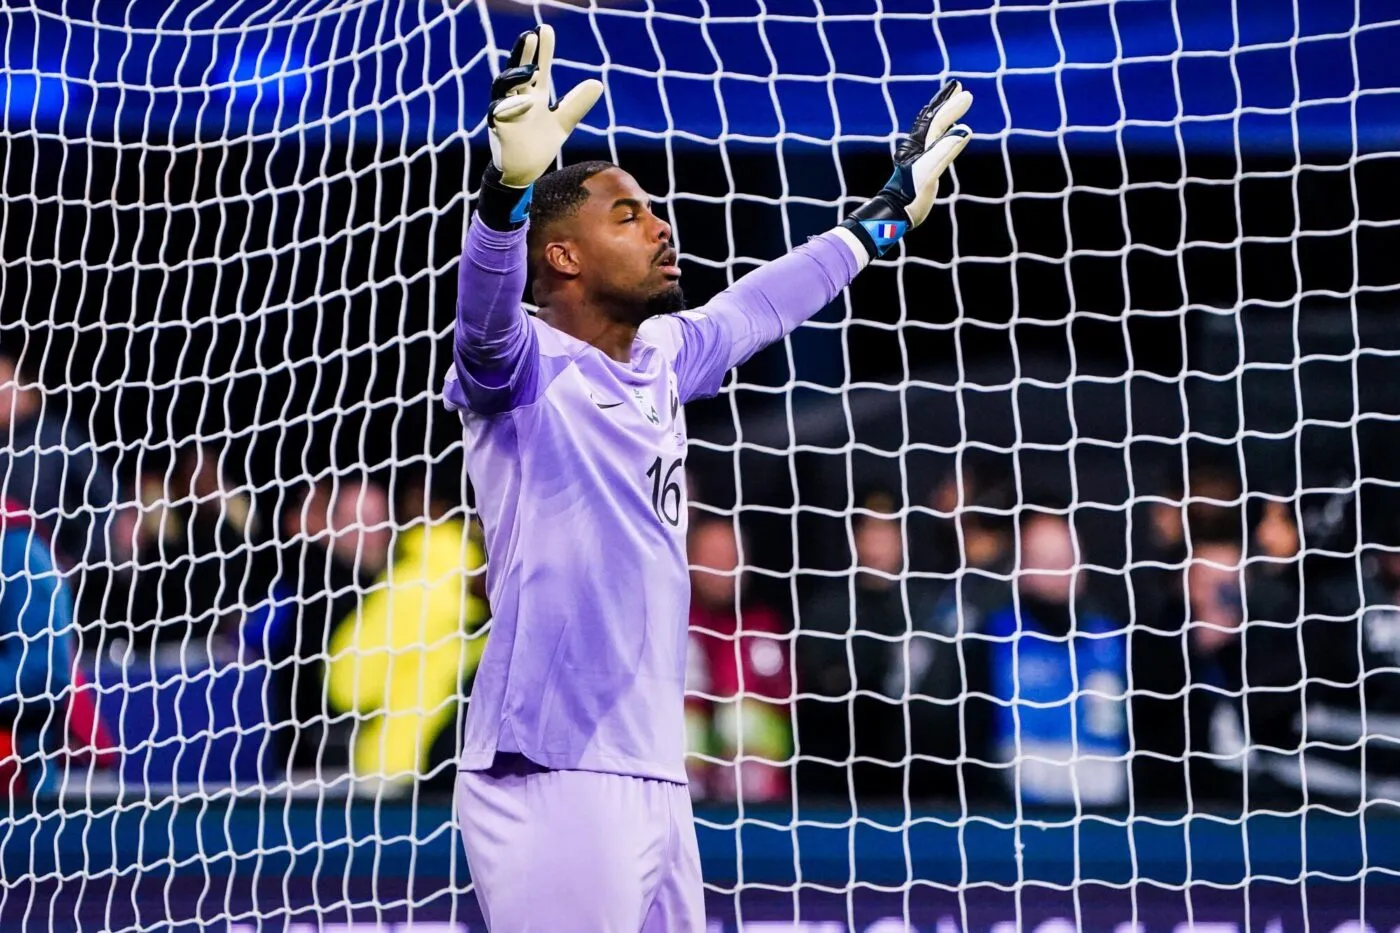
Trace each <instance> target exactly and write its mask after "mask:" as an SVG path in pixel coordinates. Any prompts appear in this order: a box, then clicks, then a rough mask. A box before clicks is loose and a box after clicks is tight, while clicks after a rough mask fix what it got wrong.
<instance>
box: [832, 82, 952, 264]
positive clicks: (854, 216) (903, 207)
mask: <svg viewBox="0 0 1400 933" xmlns="http://www.w3.org/2000/svg"><path fill="white" fill-rule="evenodd" d="M971 106H972V95H971V94H970V93H969V92H967V91H965V90H963V88H962V85H961V84H959V83H958V82H956V81H949V82H948V83H947V84H945V85H944V86H943V88H942V90H940V91H939V92H938V94H937V96H935V97H934V98H933V100H931V101H929V102H928V105H927V106H926V107H924V109H923V110H920V111H919V115H918V116H917V117H915V118H914V125H913V127H912V128H911V129H910V130H909V135H908V136H907V137H906V138H904V139H902V140H900V143H899V146H898V148H897V149H896V150H895V156H894V174H893V175H891V176H890V180H889V181H887V182H885V187H884V188H882V189H880V193H879V194H877V195H875V197H873V198H871V199H870V200H869V201H866V202H865V203H864V204H862V205H861V206H860V207H858V208H856V209H855V210H854V211H852V212H851V216H850V217H848V218H847V219H846V221H845V222H844V223H842V224H841V226H843V227H845V228H846V229H847V230H850V231H851V232H852V233H853V234H855V237H856V239H858V240H860V242H861V243H862V244H864V245H865V248H866V249H867V250H868V251H869V252H870V258H872V259H874V258H875V257H876V256H879V255H882V254H883V253H884V252H885V251H886V250H888V249H889V248H890V247H891V246H893V245H894V244H895V243H896V242H898V241H899V238H900V237H902V236H904V234H905V233H906V232H908V231H910V230H912V229H914V228H915V227H917V226H918V225H919V224H921V223H923V222H924V220H925V219H926V218H927V217H928V215H929V211H930V210H932V209H933V199H934V196H935V195H937V194H938V179H939V178H940V177H941V176H942V175H943V173H944V172H945V171H946V170H947V168H948V166H949V165H951V164H952V163H953V159H955V158H956V157H957V155H958V153H959V152H962V151H963V147H964V146H966V145H967V141H968V139H969V137H971V136H972V130H970V129H968V128H967V127H966V126H963V125H962V124H961V123H958V120H959V119H960V118H961V117H962V115H963V114H965V113H967V108H969V107H971Z"/></svg>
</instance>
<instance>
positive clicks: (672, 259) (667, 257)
mask: <svg viewBox="0 0 1400 933" xmlns="http://www.w3.org/2000/svg"><path fill="white" fill-rule="evenodd" d="M679 258H680V257H679V255H678V254H677V253H676V251H675V250H674V249H667V250H665V251H663V252H662V253H661V255H660V256H659V257H658V258H657V260H656V265H657V267H658V268H660V270H661V274H662V275H664V276H666V277H667V278H675V279H678V278H680V277H681V267H680V266H678V265H676V263H677V261H678V260H679Z"/></svg>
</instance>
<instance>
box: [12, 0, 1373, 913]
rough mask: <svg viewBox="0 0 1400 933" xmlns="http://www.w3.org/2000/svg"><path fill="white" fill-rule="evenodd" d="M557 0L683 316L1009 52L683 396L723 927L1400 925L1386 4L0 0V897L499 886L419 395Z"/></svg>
mask: <svg viewBox="0 0 1400 933" xmlns="http://www.w3.org/2000/svg"><path fill="white" fill-rule="evenodd" d="M542 21H545V22H549V23H551V24H552V25H553V26H554V28H555V30H556V32H557V34H558V42H559V61H558V62H557V64H556V67H555V82H556V84H557V86H558V88H559V89H560V90H564V89H566V88H568V87H570V86H572V85H573V84H574V83H576V82H577V81H579V80H581V79H582V78H584V77H588V76H596V77H600V78H601V79H602V80H603V81H604V82H605V84H606V85H607V92H606V94H605V96H604V98H603V100H602V102H601V103H600V105H599V106H598V107H596V108H595V110H594V111H593V112H592V113H591V114H590V116H589V117H588V118H587V120H586V121H585V123H584V124H583V126H581V127H580V129H579V131H578V132H577V133H576V134H575V136H574V138H573V139H572V140H571V142H570V143H569V145H568V147H566V150H565V154H564V160H565V161H566V162H568V161H576V160H578V159H583V158H597V157H603V158H609V159H612V160H614V161H616V162H618V163H619V164H620V165H621V166H622V167H623V168H625V169H627V170H628V171H630V172H632V173H633V174H634V175H635V176H636V177H637V178H638V180H639V181H640V182H641V184H642V185H643V186H644V187H645V188H646V189H647V190H648V191H649V192H651V193H652V194H653V195H654V197H655V198H656V199H657V204H658V205H659V206H660V207H661V208H662V209H664V211H665V212H666V213H667V214H668V215H669V219H670V220H671V222H672V224H673V226H674V229H675V236H676V239H677V246H678V247H679V249H680V251H681V264H682V266H683V268H684V272H685V278H684V282H685V286H686V290H687V293H688V295H689V296H690V300H691V302H692V303H693V304H694V303H699V302H702V301H705V300H708V299H709V297H711V296H712V295H714V294H716V293H717V292H719V291H720V290H722V289H723V288H724V287H725V286H726V285H727V284H729V283H731V282H733V281H734V280H735V279H737V278H738V277H740V276H742V275H744V274H745V273H747V272H748V271H750V270H752V269H753V268H755V267H756V266H757V265H759V264H761V263H762V262H764V261H767V260H769V259H772V258H774V257H776V256H779V255H781V254H782V253H784V252H786V251H787V250H789V249H791V248H793V247H794V246H796V245H798V244H800V243H802V242H804V241H805V240H806V239H807V238H808V237H810V236H813V235H815V234H818V233H820V232H822V231H824V230H826V229H829V228H830V227H831V226H832V225H834V224H835V223H836V222H837V221H838V220H839V219H840V218H841V217H842V216H843V212H844V211H847V210H850V209H851V208H853V207H854V206H856V205H857V204H859V203H860V202H861V201H863V200H864V199H865V198H867V197H869V196H870V195H872V194H874V193H875V192H876V191H877V190H878V189H879V187H880V186H881V185H882V184H883V183H884V181H885V178H886V177H887V175H888V172H889V168H890V164H889V159H890V154H891V151H892V146H893V143H894V140H895V139H896V137H897V136H898V134H899V133H900V132H901V131H902V130H903V129H904V127H905V126H906V124H907V122H908V121H909V120H910V119H911V118H912V117H913V115H914V114H915V113H916V112H917V111H918V109H919V107H920V106H921V105H922V104H923V103H925V102H926V101H927V100H928V99H929V97H931V96H932V94H933V93H934V92H935V91H936V90H937V88H938V87H939V85H940V84H941V83H942V82H943V81H945V80H948V79H951V78H956V79H958V80H960V81H962V82H963V84H964V85H965V86H966V87H967V88H968V89H969V90H971V91H972V92H973V94H974V95H975V103H974V105H973V109H972V110H971V112H970V113H969V115H968V116H967V118H966V122H967V123H968V124H970V125H971V127H972V128H973V130H974V132H975V133H976V134H977V138H976V140H975V141H974V142H973V144H972V145H971V146H970V147H969V149H968V151H967V152H966V153H965V154H964V155H963V156H962V157H961V158H960V159H959V161H958V164H957V166H956V169H955V171H954V172H953V173H952V177H951V178H950V179H948V180H947V181H945V184H944V186H943V187H944V190H943V193H942V195H941V197H940V199H939V204H938V206H937V207H936V208H935V210H934V213H933V215H932V216H931V217H930V219H929V221H928V222H927V224H926V225H925V227H924V228H922V229H920V230H919V231H917V232H916V233H914V234H912V235H910V236H909V237H907V238H906V240H905V242H904V243H902V244H901V245H900V246H899V247H898V248H897V249H896V250H894V251H892V252H891V253H890V254H888V255H887V256H886V257H885V258H884V259H882V260H880V261H878V262H876V263H875V264H874V265H873V267H872V268H870V269H869V270H867V271H865V272H864V273H863V274H862V276H861V278H860V279H859V280H858V281H857V282H856V284H855V285H854V286H853V287H852V288H851V289H850V290H849V292H848V293H847V294H846V295H843V297H842V298H841V299H839V300H838V301H837V302H836V303H835V304H834V305H833V306H832V307H830V308H828V309H827V310H825V311H824V312H823V313H821V314H820V315H818V316H817V318H815V319H814V320H813V321H812V322H810V323H809V324H808V325H805V326H804V327H802V328H801V329H800V330H799V331H798V332H797V333H795V334H794V335H793V336H792V337H791V338H790V339H789V340H787V341H785V342H784V343H782V344H781V345H779V346H776V347H774V348H772V349H770V350H768V351H765V352H764V353H763V354H761V355H760V356H758V357H756V358H755V359H754V360H753V361H751V362H750V363H748V364H746V365H745V366H744V367H742V368H741V369H740V370H739V371H738V372H737V373H736V374H735V375H734V376H733V377H732V378H731V380H730V382H729V384H728V385H727V387H726V388H725V390H724V392H723V393H722V394H721V395H720V396H719V397H718V398H717V399H716V400H713V401H710V402H705V403H698V404H696V405H694V406H692V408H691V410H690V412H689V423H690V426H691V434H692V438H691V445H690V450H689V454H688V459H687V467H688V470H687V473H688V483H689V486H688V496H689V499H688V501H689V527H690V535H691V538H690V541H691V560H692V564H693V573H692V579H693V582H694V604H693V610H692V617H691V623H692V625H691V645H690V662H689V667H690V670H689V677H690V683H689V685H688V695H687V701H686V704H687V705H686V723H687V730H688V739H689V742H690V749H691V755H690V758H689V764H690V776H691V789H692V792H693V796H694V799H695V802H696V815H697V825H698V831H699V839H700V846H701V852H702V857H703V861H704V868H705V877H706V888H707V891H706V895H707V910H708V913H709V917H710V920H709V922H710V927H711V929H712V930H714V931H735V930H741V929H742V930H758V929H802V930H811V931H822V933H834V931H837V930H846V929H851V930H860V931H863V933H873V931H887V930H905V929H913V930H920V931H935V930H936V931H938V933H951V931H956V930H979V931H992V930H995V931H1007V930H1012V929H1022V928H1025V929H1036V930H1040V931H1045V933H1049V931H1061V930H1071V929H1086V930H1105V931H1107V930H1112V931H1133V930H1145V931H1158V930H1162V931H1166V930H1177V929H1186V928H1188V927H1189V926H1192V925H1196V926H1200V927H1201V928H1208V929H1211V930H1218V931H1222V933H1223V931H1226V930H1232V931H1233V930H1245V929H1265V930H1279V931H1282V930H1290V931H1291V930H1326V931H1329V933H1331V931H1334V930H1343V929H1345V930H1358V931H1359V930H1367V929H1376V930H1382V929H1383V930H1390V929H1400V884H1397V882H1400V879H1397V873H1400V815H1397V814H1395V813H1394V812H1392V811H1393V807H1392V806H1390V804H1391V803H1392V802H1395V801H1400V609H1397V608H1395V607H1396V605H1397V603H1400V519H1397V518H1396V514H1397V509H1396V504H1397V501H1396V497H1395V489H1396V488H1397V485H1400V470H1397V469H1396V468H1395V466H1394V461H1395V457H1394V456H1393V451H1394V450H1395V449H1396V443H1395V439H1394V438H1395V430H1396V425H1395V422H1396V419H1397V418H1400V391H1397V389H1396V388H1395V387H1396V386H1397V385H1400V325H1397V323H1396V321H1397V320H1400V318H1397V311H1400V298H1397V289H1400V261H1397V259H1396V257H1397V256H1400V196H1397V192H1400V186H1397V184H1396V182H1395V177H1396V174H1397V172H1400V155H1397V148H1400V147H1398V146H1397V140H1400V90H1397V88H1400V58H1397V55H1396V51H1395V50H1396V49H1397V48H1400V8H1396V7H1395V6H1393V5H1391V4H1386V3H1382V2H1370V0H1291V2H1287V3H1285V2H1278V3H1251V2H1246V0H1216V2H1184V0H1177V2H1168V0H1080V2H1051V0H1023V2H1019V3H1005V2H994V0H594V2H592V3H578V4H570V3H563V2H559V3H541V4H538V5H529V4H521V3H515V2H508V0H499V2H492V3H489V4H488V3H483V2H481V0H462V2H437V0H434V2H422V3H403V4H400V3H396V2H392V0H257V2H255V0H229V2H207V0H206V2H195V0H168V2H161V3H156V2H150V3H147V2H144V0H140V2H119V0H110V2H108V0H21V2H17V3H14V2H12V3H7V4H0V41H2V42H3V49H4V59H3V63H4V64H3V73H0V89H3V94H0V100H2V101H3V103H0V107H3V121H4V122H3V124H2V125H0V163H2V164H0V427H2V428H3V431H0V483H3V494H4V498H5V507H4V509H3V521H0V794H3V796H4V801H5V806H6V807H7V811H6V813H5V818H4V820H3V826H0V861H2V862H3V872H0V928H4V929H25V930H35V931H46V933H59V931H70V930H99V929H100V930H109V931H113V933H116V931H129V933H138V931H139V933H153V931H174V930H218V931H224V930H227V931H238V933H251V931H284V930H286V931H292V930H295V931H298V933H304V931H311V930H335V931H338V933H358V931H362V930H392V931H395V933H409V931H416V933H421V931H428V930H431V931H434V933H446V931H452V933H463V931H465V930H473V931H476V930H482V929H484V924H483V923H482V920H481V916H480V913H479V911H478V909H477V906H476V902H475V899H474V897H473V895H472V893H471V887H470V878H469V877H468V873H467V871H466V865H465V861H464V859H463V858H462V856H461V852H460V843H459V842H458V839H457V831H456V827H455V821H454V817H453V814H452V810H451V806H450V799H451V789H452V784H453V778H454V776H455V766H454V762H453V756H454V753H455V748H456V743H457V736H458V734H459V728H458V723H459V720H460V716H461V714H462V712H463V710H464V709H465V703H466V698H467V697H468V696H469V692H470V685H471V678H472V673H473V671H474V669H475V664H476V662H477V660H478V658H479V657H480V653H481V650H482V645H483V644H484V642H485V640H487V639H489V638H490V624H489V620H490V607H489V606H488V605H487V603H486V599H485V596H484V576H483V575H484V567H485V564H486V561H487V555H486V554H485V553H484V551H483V548H482V545H481V543H480V538H479V535H478V533H477V530H476V528H475V526H474V524H473V514H474V513H473V511H472V498H471V490H470V489H469V488H468V487H467V483H466V481H465V472H464V465H463V453H462V444H461V430H460V425H459V424H458V423H457V421H456V419H455V417H454V416H452V415H451V414H449V413H448V412H447V411H446V410H445V409H444V408H443V405H442V398H441V387H442V381H443V377H444V375H445V373H446V372H447V369H448V367H449V366H450V337H449V335H450V333H451V325H452V318H453V302H454V297H455V288H456V266H457V260H458V256H459V255H460V250H461V245H462V240H463V233H464V229H465V221H466V218H467V217H468V215H469V213H470V211H471V209H472V206H473V202H472V197H471V193H472V192H474V191H475V189H476V186H477V183H478V180H479V178H480V173H481V170H482V167H483V165H484V161H485V159H486V158H487V156H486V151H485V131H484V125H483V122H482V115H483V114H484V111H485V105H486V100H487V91H488V88H489V85H490V82H491V79H492V77H493V75H494V74H495V73H496V72H497V71H498V70H499V68H500V67H501V64H502V62H503V61H504V57H505V54H506V53H507V52H508V51H509V49H510V47H511V45H512V44H513V42H514V39H515V37H516V35H517V34H518V33H520V32H521V31H523V30H525V29H528V28H531V27H532V26H533V25H535V24H536V23H538V22H542ZM572 532H573V530H572V529H569V528H567V527H561V529H560V533H561V534H569V533H572ZM539 896H540V897H542V898H548V897H550V896H551V894H550V892H549V891H547V890H541V891H540V895H539Z"/></svg>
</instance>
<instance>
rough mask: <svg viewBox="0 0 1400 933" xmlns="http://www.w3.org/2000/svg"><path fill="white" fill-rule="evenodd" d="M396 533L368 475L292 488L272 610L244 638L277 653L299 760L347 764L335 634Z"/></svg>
mask: <svg viewBox="0 0 1400 933" xmlns="http://www.w3.org/2000/svg"><path fill="white" fill-rule="evenodd" d="M392 534H393V532H392V529H391V528H390V527H389V497H388V494H387V493H386V492H385V491H384V489H383V487H381V486H380V485H379V484H377V483H375V482H372V481H368V480H365V481H360V480H337V479H330V478H325V479H319V480H316V481H315V482H313V483H312V484H310V485H309V486H306V487H304V488H302V489H300V490H297V491H294V492H293V493H292V495H291V496H290V498H289V500H288V503H287V507H286V509H285V510H284V511H283V513H282V540H283V547H282V554H281V558H282V561H281V563H282V566H281V568H280V571H279V573H278V576H277V579H276V581H275V582H274V584H273V599H272V606H273V610H272V611H271V612H269V613H268V614H267V615H266V616H265V617H264V618H262V619H260V620H258V623H257V624H258V626H259V631H257V632H256V633H250V635H249V637H248V639H247V640H248V642H249V643H250V644H251V645H253V646H256V647H258V648H259V649H260V650H262V651H264V652H266V653H267V654H268V656H269V657H270V658H271V659H272V660H273V666H274V670H275V671H276V680H277V682H278V684H279V686H278V688H277V694H278V697H279V705H280V706H281V707H282V709H283V712H282V713H281V714H280V715H279V719H280V720H281V726H282V728H281V730H280V731H281V735H282V744H283V747H284V750H285V754H286V756H287V759H286V760H287V761H288V762H289V765H290V767H292V768H300V769H312V768H318V767H321V766H327V767H344V766H345V765H347V764H348V763H349V761H348V744H349V723H348V722H346V721H345V720H343V719H335V720H333V719H332V718H331V712H330V710H329V709H328V707H327V705H326V704H327V697H326V685H325V679H324V674H325V671H324V663H325V659H326V655H327V650H328V640H329V638H330V635H331V631H332V629H333V628H334V626H335V624H336V623H337V622H339V621H341V620H342V619H345V618H348V617H349V616H351V615H353V614H354V613H355V612H357V611H358V609H359V605H360V600H361V599H362V598H363V597H364V595H365V593H366V592H367V591H368V589H369V587H370V585H371V584H372V583H373V581H374V578H375V576H376V575H377V574H378V573H379V572H380V571H381V570H382V569H383V568H384V565H385V563H386V562H387V561H388V554H389V544H390V541H391V539H392Z"/></svg>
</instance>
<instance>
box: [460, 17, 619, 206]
mask: <svg viewBox="0 0 1400 933" xmlns="http://www.w3.org/2000/svg"><path fill="white" fill-rule="evenodd" d="M553 63H554V29H553V27H551V26H537V27H535V28H534V29H532V30H530V31H529V32H523V33H521V34H520V37H519V38H518V39H516V40H515V48H514V49H512V50H511V53H510V60H509V61H507V62H506V68H505V70H504V71H502V72H501V73H500V74H499V75H497V76H496V80H495V81H493V82H491V103H490V104H489V106H488V107H487V110H486V126H487V128H488V130H489V133H490V139H491V165H490V166H488V167H487V169H486V173H485V175H484V177H483V179H482V190H481V201H480V204H479V206H478V211H479V213H480V214H481V215H482V218H481V219H482V220H484V221H485V222H486V224H487V225H488V226H490V227H492V228H494V229H496V230H513V229H516V228H518V227H519V226H520V225H521V224H523V223H524V222H525V218H526V216H527V215H528V212H529V209H530V195H531V191H532V186H533V185H534V183H535V180H536V179H537V178H539V177H540V176H541V175H543V174H544V173H545V170H546V169H548V168H549V167H550V166H551V165H552V164H554V160H555V159H556V158H557V157H558V155H559V149H560V148H561V147H562V146H563V145H564V140H566V139H568V138H569V134H570V133H572V132H573V130H574V127H575V126H578V123H579V121H580V120H582V119H583V116H584V114H586V113H588V111H589V109H590V108H591V107H592V106H593V105H594V104H595V103H597V101H598V97H599V95H601V94H602V93H603V84H602V82H601V81H598V80H596V79H594V78H588V79H587V80H584V81H580V82H579V84H578V85H577V86H576V87H575V88H574V89H573V90H571V91H570V92H569V93H568V94H566V95H565V96H564V98H563V100H561V101H559V102H558V103H557V104H555V105H553V106H550V103H549V90H550V82H549V72H550V66H551V65H552V64H553Z"/></svg>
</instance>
